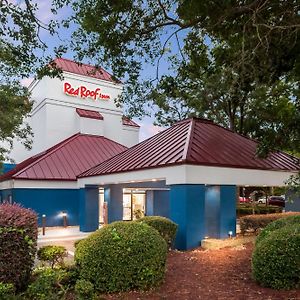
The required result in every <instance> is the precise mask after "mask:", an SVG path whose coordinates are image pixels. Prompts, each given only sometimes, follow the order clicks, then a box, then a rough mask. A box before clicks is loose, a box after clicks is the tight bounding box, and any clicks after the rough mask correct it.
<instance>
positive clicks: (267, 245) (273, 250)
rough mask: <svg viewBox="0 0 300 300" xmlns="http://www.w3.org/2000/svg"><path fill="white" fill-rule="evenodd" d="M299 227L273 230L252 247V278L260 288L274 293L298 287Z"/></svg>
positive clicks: (299, 274) (299, 277)
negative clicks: (268, 288) (273, 290)
mask: <svg viewBox="0 0 300 300" xmlns="http://www.w3.org/2000/svg"><path fill="white" fill-rule="evenodd" d="M299 266H300V226H299V224H294V225H288V226H284V227H283V228H281V229H277V230H274V231H273V232H271V233H270V234H269V235H268V236H266V237H265V238H264V239H262V240H261V241H260V242H259V243H258V244H257V245H256V247H255V249H254V252H253V255H252V274H253V277H254V279H255V280H256V281H257V282H258V283H260V284H261V285H263V286H266V287H271V288H274V289H292V288H298V287H300V268H299Z"/></svg>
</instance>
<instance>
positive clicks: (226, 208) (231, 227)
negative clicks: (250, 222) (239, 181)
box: [219, 185, 237, 239]
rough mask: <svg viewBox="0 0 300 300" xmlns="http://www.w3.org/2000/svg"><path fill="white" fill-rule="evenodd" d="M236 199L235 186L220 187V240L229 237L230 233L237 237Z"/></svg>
mask: <svg viewBox="0 0 300 300" xmlns="http://www.w3.org/2000/svg"><path fill="white" fill-rule="evenodd" d="M236 197H237V187H236V186H235V185H221V186H220V233H219V236H220V238H221V239H222V238H226V237H228V234H229V232H230V231H231V232H232V235H233V236H235V235H236Z"/></svg>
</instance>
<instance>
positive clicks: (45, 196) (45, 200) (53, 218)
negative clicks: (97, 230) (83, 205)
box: [1, 188, 79, 226]
mask: <svg viewBox="0 0 300 300" xmlns="http://www.w3.org/2000/svg"><path fill="white" fill-rule="evenodd" d="M1 194H2V199H5V198H6V197H7V196H8V195H9V194H11V195H12V200H13V202H17V203H20V204H21V205H23V206H24V207H26V208H31V209H33V210H34V211H36V212H37V213H38V217H39V226H41V216H42V215H43V214H45V215H46V226H63V218H62V216H61V212H62V211H64V212H66V213H67V223H68V225H70V226H74V225H79V190H77V189H23V188H22V189H21V188H16V189H12V190H2V191H1Z"/></svg>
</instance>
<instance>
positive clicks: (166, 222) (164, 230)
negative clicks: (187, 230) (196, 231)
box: [136, 216, 178, 247]
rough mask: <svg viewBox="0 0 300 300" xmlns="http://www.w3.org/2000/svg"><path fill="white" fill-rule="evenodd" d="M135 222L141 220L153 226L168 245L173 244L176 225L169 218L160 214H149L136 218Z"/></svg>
mask: <svg viewBox="0 0 300 300" xmlns="http://www.w3.org/2000/svg"><path fill="white" fill-rule="evenodd" d="M136 222H143V223H146V224H148V225H149V226H151V227H153V228H155V229H156V230H157V231H158V232H159V234H160V235H161V236H162V237H163V239H164V240H165V241H166V243H167V244H168V246H169V247H170V246H171V245H172V244H173V242H174V240H175V237H176V232H177V228H178V225H177V224H176V223H174V222H172V221H171V220H170V219H168V218H165V217H160V216H149V217H143V218H141V219H138V220H136Z"/></svg>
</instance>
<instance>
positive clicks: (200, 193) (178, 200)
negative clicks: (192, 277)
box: [170, 184, 205, 250]
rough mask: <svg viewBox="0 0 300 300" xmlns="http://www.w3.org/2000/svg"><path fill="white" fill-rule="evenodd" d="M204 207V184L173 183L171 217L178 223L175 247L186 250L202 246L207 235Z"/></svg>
mask: <svg viewBox="0 0 300 300" xmlns="http://www.w3.org/2000/svg"><path fill="white" fill-rule="evenodd" d="M204 208H205V186H204V185H197V184H178V185H171V191H170V219H171V220H173V221H174V222H175V223H177V224H178V232H177V236H176V240H175V248H177V249H180V250H186V249H191V248H195V247H198V246H200V242H201V240H202V239H203V238H204V236H205V210H204Z"/></svg>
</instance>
